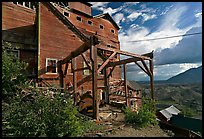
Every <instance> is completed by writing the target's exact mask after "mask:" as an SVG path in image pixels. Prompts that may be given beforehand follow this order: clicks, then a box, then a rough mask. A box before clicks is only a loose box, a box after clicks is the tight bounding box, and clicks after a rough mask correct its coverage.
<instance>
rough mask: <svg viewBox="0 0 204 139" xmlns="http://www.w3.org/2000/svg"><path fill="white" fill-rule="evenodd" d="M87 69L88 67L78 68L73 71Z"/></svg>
mask: <svg viewBox="0 0 204 139" xmlns="http://www.w3.org/2000/svg"><path fill="white" fill-rule="evenodd" d="M87 69H89V68H88V67H85V68H78V69H75V70H74V71H75V72H77V71H82V70H87Z"/></svg>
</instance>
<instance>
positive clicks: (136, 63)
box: [135, 62, 150, 76]
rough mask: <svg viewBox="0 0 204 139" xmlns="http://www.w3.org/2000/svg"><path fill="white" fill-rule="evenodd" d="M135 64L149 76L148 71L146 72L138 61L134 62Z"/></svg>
mask: <svg viewBox="0 0 204 139" xmlns="http://www.w3.org/2000/svg"><path fill="white" fill-rule="evenodd" d="M135 64H136V65H137V66H138V67H140V68H141V69H142V70H143V71H144V72H145V73H146V74H147V75H148V76H150V75H149V73H148V72H147V71H146V70H145V69H144V68H143V67H142V66H141V65H140V64H139V63H137V62H135Z"/></svg>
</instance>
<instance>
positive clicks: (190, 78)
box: [166, 66, 202, 83]
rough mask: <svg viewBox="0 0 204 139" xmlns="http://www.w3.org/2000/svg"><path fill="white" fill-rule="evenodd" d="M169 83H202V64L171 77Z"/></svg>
mask: <svg viewBox="0 0 204 139" xmlns="http://www.w3.org/2000/svg"><path fill="white" fill-rule="evenodd" d="M166 82H167V83H202V66H200V67H198V68H191V69H189V70H187V71H185V72H183V73H180V74H178V75H176V76H173V77H171V78H169V79H168V80H167V81H166Z"/></svg>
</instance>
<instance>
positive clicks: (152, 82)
mask: <svg viewBox="0 0 204 139" xmlns="http://www.w3.org/2000/svg"><path fill="white" fill-rule="evenodd" d="M149 66H150V72H151V76H150V87H151V98H152V100H154V76H153V68H154V66H153V60H149Z"/></svg>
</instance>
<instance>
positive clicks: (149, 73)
mask: <svg viewBox="0 0 204 139" xmlns="http://www.w3.org/2000/svg"><path fill="white" fill-rule="evenodd" d="M141 62H142V64H143V66H144V67H145V69H146V71H147V72H148V75H149V76H152V73H151V71H150V70H149V68H148V67H147V65H146V63H145V62H144V60H143V59H141Z"/></svg>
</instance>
